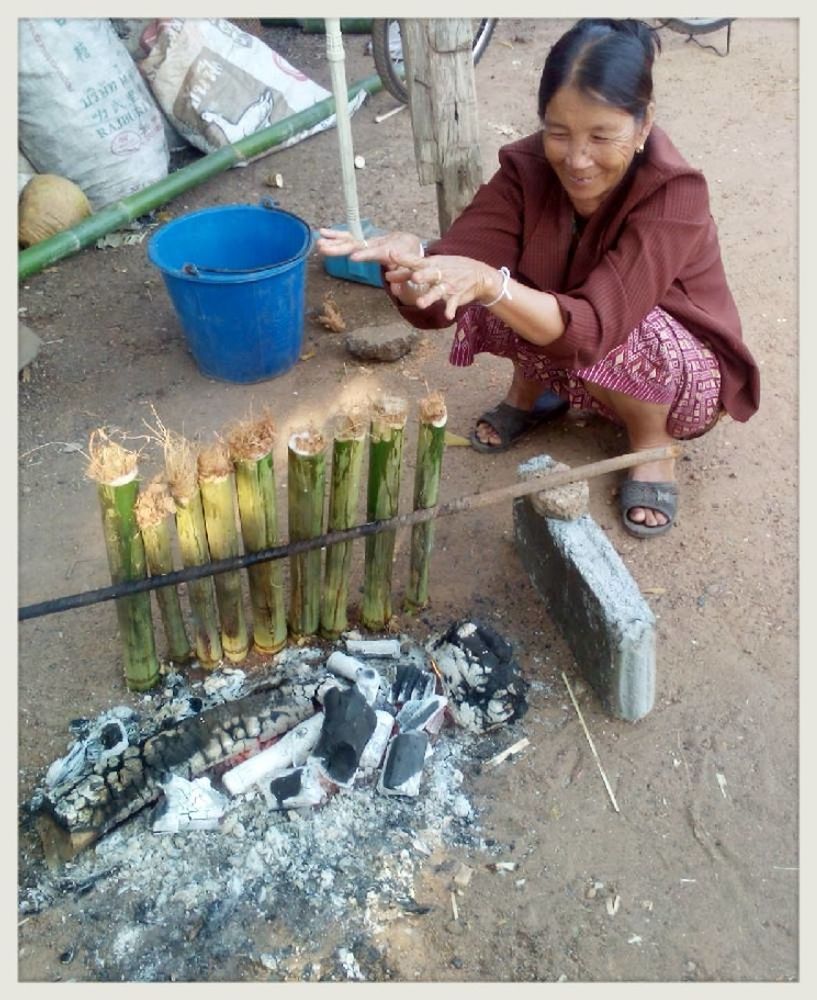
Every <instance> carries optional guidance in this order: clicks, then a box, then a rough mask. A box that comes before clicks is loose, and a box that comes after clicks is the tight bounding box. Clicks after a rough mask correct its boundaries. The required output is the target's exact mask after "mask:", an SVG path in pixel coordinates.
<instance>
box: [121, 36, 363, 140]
mask: <svg viewBox="0 0 817 1000" xmlns="http://www.w3.org/2000/svg"><path fill="white" fill-rule="evenodd" d="M147 35H148V32H145V34H143V44H145V43H146V38H147ZM150 42H152V45H151V50H150V53H149V55H148V56H147V57H146V58H145V59H143V60H142V61H141V62H140V63H139V68H140V69H141V70H142V73H143V74H144V77H145V79H146V80H147V82H148V84H149V86H150V88H151V90H152V92H153V96H154V97H155V98H156V101H157V103H158V104H159V107H160V108H161V109H162V110H163V111H164V113H165V114H166V115H167V117H168V118H169V119H170V121H171V122H172V123H173V125H174V126H175V127H176V129H177V130H178V131H179V132H180V133H181V134H182V135H183V136H184V137H185V139H187V141H188V142H189V143H190V144H191V145H193V146H196V147H197V148H198V149H201V150H203V151H204V152H205V153H212V152H214V151H215V150H217V149H220V148H221V147H222V146H226V145H229V144H231V143H234V142H237V141H238V140H240V139H243V138H245V137H246V136H249V135H252V134H253V133H255V132H257V131H259V129H262V128H266V127H267V126H268V125H273V124H275V122H278V121H281V120H282V119H284V118H288V117H290V116H291V115H293V114H296V113H297V112H298V111H303V110H305V109H306V108H311V107H312V105H313V104H316V103H317V102H318V101H323V100H325V99H326V98H327V97H331V96H332V95H331V94H330V92H329V91H328V90H325V89H324V88H323V87H320V86H318V84H317V83H315V82H314V81H313V80H310V79H309V78H308V77H307V76H304V74H303V73H301V72H300V70H297V69H295V67H294V66H292V65H290V63H288V62H287V61H286V59H284V58H283V57H282V56H281V55H279V54H278V53H277V52H275V51H274V50H273V49H271V48H270V47H269V46H268V45H266V44H265V43H264V42H262V41H261V39H259V38H256V37H255V36H253V35H250V34H248V33H247V32H245V31H241V29H240V28H237V27H236V26H235V25H234V24H231V23H230V22H229V21H227V20H224V19H223V18H187V19H180V18H169V19H166V20H160V21H158V22H157V24H156V31H155V37H154V38H151V39H150ZM365 99H366V92H365V91H360V92H359V93H358V94H357V95H356V97H355V98H354V99H353V100H352V101H350V102H349V111H350V113H354V111H355V110H357V108H359V107H360V105H361V104H362V103H363V101H364V100H365ZM334 123H335V116H334V115H329V116H327V118H325V119H324V120H323V121H322V122H319V123H318V124H317V125H315V126H314V127H311V128H309V129H305V130H304V131H303V132H299V133H298V134H297V135H294V136H291V137H290V138H289V139H287V140H286V141H285V142H283V143H281V144H280V145H279V146H277V147H276V148H277V149H283V148H285V147H287V146H291V145H293V144H294V143H296V142H300V141H301V140H302V139H305V138H306V137H307V136H310V135H313V134H314V133H316V132H321V131H323V130H324V129H327V128H330V127H331V126H332V125H334Z"/></svg>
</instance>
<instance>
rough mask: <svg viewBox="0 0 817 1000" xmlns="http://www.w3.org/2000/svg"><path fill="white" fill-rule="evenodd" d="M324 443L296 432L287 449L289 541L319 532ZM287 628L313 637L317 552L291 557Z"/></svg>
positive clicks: (318, 607)
mask: <svg viewBox="0 0 817 1000" xmlns="http://www.w3.org/2000/svg"><path fill="white" fill-rule="evenodd" d="M325 448H326V442H325V440H324V437H323V435H322V434H321V433H319V432H318V431H317V430H314V429H311V428H310V429H307V430H304V431H296V432H295V433H294V434H292V435H291V437H290V439H289V446H288V449H287V451H288V465H287V467H288V476H287V505H288V513H289V538H290V541H299V540H302V539H308V538H314V537H315V536H316V535H320V533H321V531H322V530H323V501H324V493H325V490H326V458H325ZM289 576H290V580H289V582H290V605H289V628H290V631H291V632H292V634H293V635H294V636H304V635H314V634H315V633H316V632H317V631H318V628H319V626H320V617H321V553H320V549H319V548H316V549H313V550H312V551H310V552H306V553H303V554H299V555H293V556H292V557H291V559H290V564H289Z"/></svg>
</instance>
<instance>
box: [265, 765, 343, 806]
mask: <svg viewBox="0 0 817 1000" xmlns="http://www.w3.org/2000/svg"><path fill="white" fill-rule="evenodd" d="M260 787H261V790H262V792H263V793H264V797H265V798H266V800H267V802H268V804H269V807H270V809H302V808H303V807H304V806H319V805H320V804H321V803H322V802H325V801H326V800H327V799H328V798H329V794H330V792H331V791H332V786H331V785H330V784H329V783H328V782H326V781H324V780H322V778H321V774H320V771H319V769H318V767H317V762H316V761H315V760H308V761H307V762H306V764H305V765H304V766H303V767H296V768H293V769H292V770H291V771H286V772H285V773H284V774H280V775H278V777H276V778H273V779H272V780H271V781H262V782H261V785H260Z"/></svg>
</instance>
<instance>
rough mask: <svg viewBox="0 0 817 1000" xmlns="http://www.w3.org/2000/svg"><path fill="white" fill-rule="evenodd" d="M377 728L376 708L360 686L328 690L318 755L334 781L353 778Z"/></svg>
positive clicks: (339, 781)
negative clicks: (362, 692) (359, 689)
mask: <svg viewBox="0 0 817 1000" xmlns="http://www.w3.org/2000/svg"><path fill="white" fill-rule="evenodd" d="M376 727H377V716H376V715H375V713H374V709H372V708H371V706H370V705H368V704H367V702H366V699H365V698H364V697H363V695H362V694H361V693H360V691H358V690H357V688H349V689H348V690H347V691H338V690H337V689H333V690H331V691H328V692H327V693H326V701H325V702H324V706H323V728H322V729H321V735H320V738H319V739H318V745H317V746H316V747H315V751H314V755H315V757H317V758H318V759H319V760H320V761H321V762H322V765H323V768H324V770H325V771H326V774H327V775H328V777H329V778H330V779H331V780H332V781H334V782H335V783H336V784H338V785H345V784H348V783H349V782H351V781H352V779H353V778H354V775H355V771H356V770H357V767H358V764H359V763H360V755H361V754H362V753H363V749H364V747H365V746H366V744H367V743H368V742H369V739H370V737H371V735H372V733H373V732H374V731H375V728H376Z"/></svg>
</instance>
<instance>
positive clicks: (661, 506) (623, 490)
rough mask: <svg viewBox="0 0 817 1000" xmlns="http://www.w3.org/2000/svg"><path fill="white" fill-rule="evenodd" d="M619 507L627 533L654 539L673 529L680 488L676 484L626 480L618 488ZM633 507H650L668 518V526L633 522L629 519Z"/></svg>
mask: <svg viewBox="0 0 817 1000" xmlns="http://www.w3.org/2000/svg"><path fill="white" fill-rule="evenodd" d="M618 506H619V510H620V511H621V523H622V524H623V525H624V528H625V530H626V531H628V532H629V533H630V534H631V535H635V537H636V538H652V537H653V536H655V535H663V534H664V532H665V531H669V529H670V528H671V527H672V524H673V521H674V520H675V515H676V514H677V513H678V486H677V484H676V483H671V482H670V483H646V482H640V481H639V480H637V479H625V480H624V481H623V482H622V484H621V485H620V486H619V488H618ZM633 507H649V508H650V510H657V511H658V512H659V513H661V514H663V515H664V517H666V518H667V519H668V520H667V523H666V524H657V525H653V526H651V525H647V524H641V523H640V522H638V521H631V520H630V518H629V517H627V513H628V511H630V510H631V509H632V508H633Z"/></svg>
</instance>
